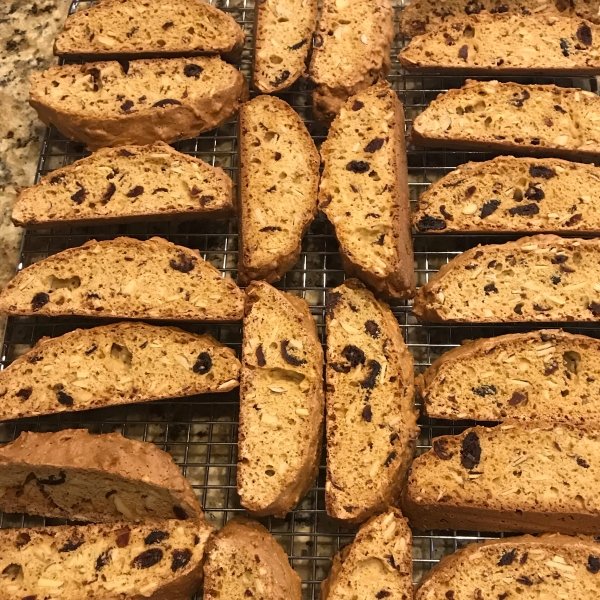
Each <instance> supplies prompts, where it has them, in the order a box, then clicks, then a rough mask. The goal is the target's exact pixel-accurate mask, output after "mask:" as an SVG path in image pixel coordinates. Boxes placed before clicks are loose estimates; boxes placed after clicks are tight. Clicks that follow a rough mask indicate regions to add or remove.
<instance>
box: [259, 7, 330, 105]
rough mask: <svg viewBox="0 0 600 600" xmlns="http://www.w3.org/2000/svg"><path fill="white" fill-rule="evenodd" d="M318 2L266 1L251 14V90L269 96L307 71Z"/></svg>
mask: <svg viewBox="0 0 600 600" xmlns="http://www.w3.org/2000/svg"><path fill="white" fill-rule="evenodd" d="M317 5H318V2H317V0H265V1H264V2H257V3H256V6H255V14H254V39H255V50H254V69H253V84H254V87H255V88H256V89H257V90H258V91H260V92H262V93H263V94H272V93H274V92H278V91H280V90H283V89H286V88H288V87H290V86H291V85H292V84H293V83H294V82H295V81H296V80H297V79H298V78H299V77H300V76H302V74H303V73H304V70H305V69H306V58H307V56H308V52H309V50H310V48H311V46H312V36H313V32H314V30H315V23H316V20H317Z"/></svg>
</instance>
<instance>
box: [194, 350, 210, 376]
mask: <svg viewBox="0 0 600 600" xmlns="http://www.w3.org/2000/svg"><path fill="white" fill-rule="evenodd" d="M211 369H212V358H211V357H210V354H209V353H208V352H200V354H198V358H197V359H196V363H195V364H194V366H193V367H192V371H194V373H198V375H206V373H208V372H209V371H210V370H211Z"/></svg>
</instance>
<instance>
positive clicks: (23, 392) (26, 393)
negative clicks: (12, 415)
mask: <svg viewBox="0 0 600 600" xmlns="http://www.w3.org/2000/svg"><path fill="white" fill-rule="evenodd" d="M32 393H33V388H30V387H26V388H21V389H20V390H19V391H18V392H17V393H16V394H15V396H16V397H17V398H21V400H22V401H23V402H25V400H29V398H30V396H31V394H32Z"/></svg>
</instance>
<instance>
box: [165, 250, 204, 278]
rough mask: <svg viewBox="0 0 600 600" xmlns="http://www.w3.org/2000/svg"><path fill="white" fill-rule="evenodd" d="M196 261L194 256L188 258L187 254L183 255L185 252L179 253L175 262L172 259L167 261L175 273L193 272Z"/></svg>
mask: <svg viewBox="0 0 600 600" xmlns="http://www.w3.org/2000/svg"><path fill="white" fill-rule="evenodd" d="M197 260H198V259H197V258H196V257H195V256H189V255H188V254H185V252H179V253H178V254H177V260H175V259H174V258H172V259H171V260H170V261H169V266H170V267H171V269H175V271H179V272H180V273H189V272H190V271H193V270H194V267H195V266H196V261H197Z"/></svg>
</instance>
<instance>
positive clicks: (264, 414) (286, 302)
mask: <svg viewBox="0 0 600 600" xmlns="http://www.w3.org/2000/svg"><path fill="white" fill-rule="evenodd" d="M246 294H247V300H246V316H245V318H244V340H243V344H242V379H241V383H240V427H239V440H238V455H239V458H238V474H237V477H238V479H237V486H238V493H239V495H240V498H241V503H242V505H243V506H244V507H245V508H246V509H247V510H249V511H251V512H252V513H255V514H257V515H267V514H274V515H276V516H285V514H286V513H287V512H288V511H290V510H291V509H293V508H294V507H295V505H296V504H297V502H298V500H299V499H300V498H301V496H303V495H304V493H306V491H307V490H308V489H309V488H310V486H311V485H312V484H313V483H314V479H315V477H316V475H317V470H318V463H319V459H320V445H321V434H322V428H323V409H324V399H323V350H322V348H321V344H320V342H319V338H318V336H317V330H316V325H315V322H314V319H313V317H312V315H311V314H310V311H309V308H308V305H307V304H306V301H305V300H303V299H301V298H297V297H295V296H292V295H291V294H287V293H285V292H280V291H278V290H275V288H272V287H271V286H270V285H268V284H267V283H264V282H254V283H252V284H251V285H250V286H249V287H248V288H247V290H246Z"/></svg>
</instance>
